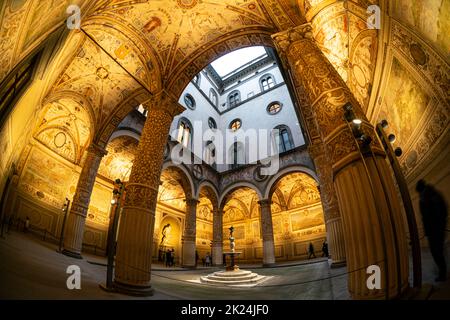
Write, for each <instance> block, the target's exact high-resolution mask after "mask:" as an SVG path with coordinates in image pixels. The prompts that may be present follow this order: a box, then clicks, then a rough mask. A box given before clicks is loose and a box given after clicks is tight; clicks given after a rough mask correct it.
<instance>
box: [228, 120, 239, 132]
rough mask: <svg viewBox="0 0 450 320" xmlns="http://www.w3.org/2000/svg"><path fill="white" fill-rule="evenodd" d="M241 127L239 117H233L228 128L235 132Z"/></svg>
mask: <svg viewBox="0 0 450 320" xmlns="http://www.w3.org/2000/svg"><path fill="white" fill-rule="evenodd" d="M241 127H242V122H241V120H240V119H234V120H233V121H231V123H230V126H229V128H230V129H231V131H233V132H236V131H238V130H239V129H240V128H241Z"/></svg>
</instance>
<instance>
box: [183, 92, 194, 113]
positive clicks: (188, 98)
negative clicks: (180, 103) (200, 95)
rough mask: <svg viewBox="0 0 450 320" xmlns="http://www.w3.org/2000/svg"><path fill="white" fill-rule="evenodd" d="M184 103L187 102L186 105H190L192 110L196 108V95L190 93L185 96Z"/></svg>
mask: <svg viewBox="0 0 450 320" xmlns="http://www.w3.org/2000/svg"><path fill="white" fill-rule="evenodd" d="M184 103H185V104H186V107H188V108H189V109H191V110H194V109H195V100H194V97H192V96H191V95H190V94H189V93H188V94H186V95H185V96H184Z"/></svg>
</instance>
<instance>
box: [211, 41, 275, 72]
mask: <svg viewBox="0 0 450 320" xmlns="http://www.w3.org/2000/svg"><path fill="white" fill-rule="evenodd" d="M266 56H267V52H266V49H265V48H264V47H249V48H244V49H239V50H236V51H233V52H231V53H229V54H227V55H224V56H223V57H221V58H219V59H217V60H216V61H214V62H213V63H211V66H212V67H213V68H214V70H216V72H217V74H218V75H219V76H220V77H221V78H222V79H224V78H226V77H227V76H229V75H231V74H232V73H234V72H235V71H237V69H240V68H241V67H243V66H245V65H247V64H248V63H249V62H252V61H254V60H256V59H258V60H259V59H262V58H265V57H266Z"/></svg>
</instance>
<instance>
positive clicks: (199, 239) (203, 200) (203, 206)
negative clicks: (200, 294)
mask: <svg viewBox="0 0 450 320" xmlns="http://www.w3.org/2000/svg"><path fill="white" fill-rule="evenodd" d="M198 200H199V203H198V205H197V217H196V251H197V255H198V260H197V263H198V264H200V263H201V264H202V265H203V264H204V263H205V262H206V261H207V259H206V256H209V259H208V260H209V263H210V264H212V256H213V255H214V249H213V239H214V238H213V237H214V228H215V226H214V225H215V224H217V223H218V221H216V220H215V219H216V218H217V214H216V211H217V207H218V204H217V201H218V199H217V192H216V191H215V189H214V188H213V187H212V186H210V185H209V184H205V185H202V186H200V190H199V197H198Z"/></svg>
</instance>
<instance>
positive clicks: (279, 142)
mask: <svg viewBox="0 0 450 320" xmlns="http://www.w3.org/2000/svg"><path fill="white" fill-rule="evenodd" d="M274 143H275V146H276V147H277V148H278V152H279V153H283V152H286V151H289V150H291V149H293V148H294V142H293V140H292V134H291V130H290V129H289V127H287V126H284V125H281V126H278V127H275V128H274Z"/></svg>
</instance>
